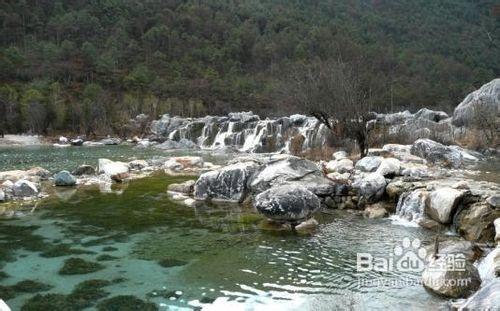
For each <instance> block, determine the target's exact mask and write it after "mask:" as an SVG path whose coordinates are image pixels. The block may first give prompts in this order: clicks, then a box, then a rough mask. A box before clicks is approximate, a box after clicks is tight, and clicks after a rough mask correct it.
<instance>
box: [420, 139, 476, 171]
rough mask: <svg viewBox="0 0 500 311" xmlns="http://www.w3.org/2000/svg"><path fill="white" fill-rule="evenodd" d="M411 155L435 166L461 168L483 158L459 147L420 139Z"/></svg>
mask: <svg viewBox="0 0 500 311" xmlns="http://www.w3.org/2000/svg"><path fill="white" fill-rule="evenodd" d="M411 154H413V155H416V156H418V157H421V158H424V159H426V160H427V161H429V162H431V163H434V164H441V165H444V166H446V167H452V168H460V167H461V166H463V165H464V164H467V163H471V162H476V161H478V160H479V159H481V158H482V156H481V155H480V154H479V153H477V152H473V151H470V150H466V149H463V148H461V147H459V146H445V145H443V144H440V143H438V142H435V141H433V140H430V139H419V140H417V141H415V142H414V143H413V145H412V147H411Z"/></svg>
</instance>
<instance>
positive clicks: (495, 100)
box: [452, 79, 500, 126]
mask: <svg viewBox="0 0 500 311" xmlns="http://www.w3.org/2000/svg"><path fill="white" fill-rule="evenodd" d="M499 114H500V79H494V80H492V81H490V82H488V83H486V84H484V85H483V86H481V88H480V89H478V90H476V91H474V92H472V93H470V94H469V95H467V97H465V99H464V100H463V101H462V102H461V103H460V104H459V105H458V106H457V107H456V108H455V111H454V112H453V121H452V122H453V124H454V125H455V126H471V125H474V124H475V123H477V122H478V119H479V120H483V119H485V118H488V116H491V117H493V118H495V117H499Z"/></svg>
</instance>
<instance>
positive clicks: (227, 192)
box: [194, 162, 257, 202]
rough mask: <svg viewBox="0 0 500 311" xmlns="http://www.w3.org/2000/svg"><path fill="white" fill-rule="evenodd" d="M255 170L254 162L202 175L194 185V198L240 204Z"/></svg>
mask: <svg viewBox="0 0 500 311" xmlns="http://www.w3.org/2000/svg"><path fill="white" fill-rule="evenodd" d="M256 169H257V164H256V163H255V162H241V163H236V164H232V165H229V166H226V167H223V168H221V169H218V170H215V171H210V172H207V173H204V174H202V175H201V176H200V178H198V180H197V181H196V183H195V185H194V198H195V199H196V200H206V199H213V200H219V201H229V202H242V201H243V200H244V199H245V196H246V195H247V192H248V191H247V181H248V179H249V177H250V176H251V175H252V173H254V172H255V170H256Z"/></svg>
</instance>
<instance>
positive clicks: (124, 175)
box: [111, 172, 130, 182]
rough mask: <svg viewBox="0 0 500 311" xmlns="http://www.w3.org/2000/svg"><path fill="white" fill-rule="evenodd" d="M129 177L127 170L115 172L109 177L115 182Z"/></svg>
mask: <svg viewBox="0 0 500 311" xmlns="http://www.w3.org/2000/svg"><path fill="white" fill-rule="evenodd" d="M129 177H130V173H129V172H124V173H117V174H114V175H111V179H112V180H114V181H116V182H123V181H124V180H125V179H127V178H129Z"/></svg>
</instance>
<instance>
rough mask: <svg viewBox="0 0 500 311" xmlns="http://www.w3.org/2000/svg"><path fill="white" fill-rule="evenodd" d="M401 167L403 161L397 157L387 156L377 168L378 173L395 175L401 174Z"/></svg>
mask: <svg viewBox="0 0 500 311" xmlns="http://www.w3.org/2000/svg"><path fill="white" fill-rule="evenodd" d="M400 169H401V162H400V161H399V160H398V159H395V158H385V159H383V160H382V162H381V163H380V165H379V167H378V168H377V173H379V174H380V175H382V176H395V175H399V171H400Z"/></svg>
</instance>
